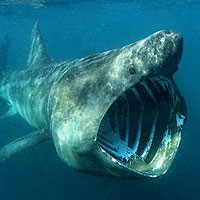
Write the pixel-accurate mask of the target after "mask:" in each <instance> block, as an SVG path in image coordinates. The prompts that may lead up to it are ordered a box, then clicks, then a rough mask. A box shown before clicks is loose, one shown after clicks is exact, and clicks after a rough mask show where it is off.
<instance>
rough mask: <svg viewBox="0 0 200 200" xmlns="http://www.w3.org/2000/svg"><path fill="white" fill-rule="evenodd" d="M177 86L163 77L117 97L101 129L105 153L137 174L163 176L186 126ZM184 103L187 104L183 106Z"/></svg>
mask: <svg viewBox="0 0 200 200" xmlns="http://www.w3.org/2000/svg"><path fill="white" fill-rule="evenodd" d="M180 101H181V99H180V98H179V95H178V93H177V91H176V88H175V85H174V82H173V81H172V80H170V79H168V78H166V77H164V76H157V77H153V78H148V79H146V80H143V81H141V82H140V83H138V84H136V85H135V86H133V87H131V88H129V89H128V90H127V91H125V92H124V93H123V94H122V95H121V96H120V97H118V98H117V99H116V100H115V101H114V102H113V104H112V105H111V106H110V108H109V109H108V111H107V112H106V114H105V116H104V118H103V119H102V122H101V124H100V126H99V131H98V135H97V139H96V143H97V144H98V146H99V148H100V149H101V151H102V153H104V154H106V155H107V156H108V157H110V159H111V161H112V162H115V163H117V164H119V165H120V166H122V167H125V168H127V169H128V170H131V171H134V172H136V173H137V174H140V175H143V176H149V177H157V176H160V175H162V174H164V173H166V171H167V170H168V168H169V167H170V165H171V162H172V160H173V158H174V156H175V154H176V151H177V149H178V146H179V143H180V139H181V133H180V130H181V129H182V126H183V124H184V122H185V119H186V116H185V115H184V107H181V108H180V107H178V108H177V103H180ZM182 103H184V102H182Z"/></svg>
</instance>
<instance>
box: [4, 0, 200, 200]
mask: <svg viewBox="0 0 200 200" xmlns="http://www.w3.org/2000/svg"><path fill="white" fill-rule="evenodd" d="M36 21H38V22H39V25H40V28H41V31H42V34H43V38H44V40H45V43H46V47H47V51H48V53H49V55H50V56H51V57H52V58H53V59H54V60H56V61H61V60H66V59H74V58H80V57H83V56H87V55H89V54H94V53H97V52H103V51H106V50H110V49H113V48H119V47H121V46H124V45H126V44H129V43H133V42H135V41H136V40H139V39H142V38H144V37H146V36H148V35H149V34H152V33H154V32H156V31H158V30H162V29H166V30H174V31H177V32H180V33H181V34H182V35H183V37H184V53H183V57H182V61H181V63H180V64H179V71H178V72H177V73H176V75H175V77H174V78H175V81H176V83H177V85H178V86H179V89H180V90H181V92H182V94H183V96H184V97H185V100H186V103H187V108H188V120H187V123H186V125H185V127H184V131H183V134H182V140H181V145H180V148H179V151H178V153H177V155H176V157H175V159H174V161H173V163H172V166H171V168H170V169H169V171H168V172H167V174H165V175H164V176H162V177H160V178H155V179H154V178H153V179H151V178H142V179H137V180H123V179H117V178H107V177H95V176H92V175H87V174H82V173H79V172H77V171H74V170H72V169H71V168H69V167H68V166H66V164H65V163H64V162H62V161H61V160H60V158H59V157H58V155H57V153H56V151H55V148H54V146H53V143H52V142H51V141H49V142H45V143H42V144H39V145H36V146H35V147H33V148H31V149H29V150H26V151H24V152H22V153H20V154H19V155H17V156H16V157H14V158H12V159H11V160H9V161H7V162H6V163H4V164H3V165H1V166H0V200H11V199H12V200H13V199H14V200H62V199H66V200H79V199H80V200H94V199H95V200H100V199H103V200H113V199H114V200H137V199H140V200H143V199H144V200H146V199H148V200H151V199H154V200H155V199H162V200H165V199H166V200H168V199H170V200H175V199H176V200H178V199H181V200H185V199H186V200H198V199H200V133H199V129H200V1H198V0H196V1H193V0H188V1H186V0H177V1H172V0H171V1H167V0H166V1H165V0H163V1H162V0H155V1H148V0H135V1H134V0H132V1H131V0H129V1H128V0H121V1H117V0H115V1H114V0H113V1H112V0H107V1H106V0H104V1H103V0H102V1H100V0H99V1H98V0H96V1H95V0H93V1H92V0H90V1H89V0H88V1H87V0H85V1H80V0H77V1H76V0H71V1H70V0H69V1H68V3H67V4H66V5H62V6H46V7H41V8H34V7H33V6H31V5H25V4H20V5H7V6H6V5H0V41H2V39H3V36H4V35H5V34H8V35H9V40H10V41H9V54H8V68H9V70H10V71H11V70H15V69H20V68H22V67H25V66H26V60H27V57H28V53H29V46H30V34H31V30H32V27H33V25H34V23H35V22H36ZM33 130H34V129H33V128H32V127H30V126H29V125H28V124H27V122H25V121H24V120H23V119H22V118H20V117H19V116H14V117H12V118H9V119H6V120H4V121H2V122H0V145H1V146H3V145H5V144H6V143H8V142H10V141H12V140H13V139H15V138H17V137H19V136H22V135H24V134H27V133H29V132H31V131H33Z"/></svg>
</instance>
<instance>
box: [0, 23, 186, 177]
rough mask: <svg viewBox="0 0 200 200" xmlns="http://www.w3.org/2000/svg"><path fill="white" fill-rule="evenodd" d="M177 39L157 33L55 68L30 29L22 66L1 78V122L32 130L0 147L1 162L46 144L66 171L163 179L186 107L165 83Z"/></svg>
mask: <svg viewBox="0 0 200 200" xmlns="http://www.w3.org/2000/svg"><path fill="white" fill-rule="evenodd" d="M182 50H183V38H182V36H181V35H180V34H178V33H175V32H172V31H159V32H156V33H154V34H152V35H150V36H148V37H147V38H145V39H142V40H140V41H137V42H135V43H133V44H129V45H127V46H124V47H122V48H119V49H114V50H110V51H106V52H103V53H99V54H95V55H90V56H88V57H84V58H80V59H75V60H72V61H64V62H55V61H53V60H52V59H51V58H50V57H49V56H48V55H47V52H46V48H45V45H44V42H43V38H42V36H41V31H40V29H39V27H38V24H37V23H36V24H35V25H34V28H33V30H32V35H31V48H30V54H29V57H28V61H27V67H26V68H25V69H23V70H18V71H15V72H12V73H7V74H4V73H3V72H2V74H4V75H3V76H2V77H1V80H0V97H1V99H2V101H3V102H5V103H4V104H6V105H5V106H8V105H9V109H8V110H7V112H6V113H5V114H4V115H2V117H1V118H2V119H3V118H5V117H9V116H12V115H14V114H16V113H18V114H19V115H20V116H22V117H23V118H24V119H25V120H26V121H27V122H28V123H29V124H30V125H31V126H33V127H35V128H36V129H37V130H36V131H35V132H33V133H29V134H28V135H25V136H23V137H21V138H18V139H16V140H15V141H13V142H11V143H10V144H7V145H6V146H4V147H2V149H1V150H0V163H3V162H4V161H6V160H8V159H9V158H11V157H12V156H14V155H15V154H16V153H18V152H21V151H23V150H25V149H27V148H29V147H31V146H33V145H35V144H38V143H41V142H44V141H46V140H49V139H52V140H53V143H54V145H55V148H56V151H57V153H58V155H59V157H60V158H61V159H62V160H63V161H64V162H65V163H66V164H67V165H68V166H70V167H72V168H73V169H76V170H79V171H82V172H85V173H90V174H95V175H104V176H115V177H122V178H135V177H139V176H146V177H158V176H161V175H162V174H165V173H166V171H167V170H168V169H169V167H170V165H171V163H172V160H173V159H174V157H175V154H176V152H177V149H178V146H179V143H180V139H181V131H182V128H183V125H184V124H185V121H186V105H185V101H184V98H183V96H182V95H181V94H180V92H179V90H178V89H177V86H176V84H175V82H174V80H173V78H172V76H173V74H174V73H175V72H176V71H177V70H178V64H179V62H180V59H181V56H182Z"/></svg>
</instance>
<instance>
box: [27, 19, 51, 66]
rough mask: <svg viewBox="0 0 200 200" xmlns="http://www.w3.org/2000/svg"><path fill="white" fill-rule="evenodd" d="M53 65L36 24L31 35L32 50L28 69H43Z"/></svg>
mask: <svg viewBox="0 0 200 200" xmlns="http://www.w3.org/2000/svg"><path fill="white" fill-rule="evenodd" d="M50 63H51V59H50V57H49V56H48V55H47V52H46V47H45V45H44V41H43V38H42V35H41V32H40V29H39V26H38V23H37V22H36V23H35V25H34V27H33V30H32V34H31V48H30V53H29V57H28V60H27V66H28V67H42V66H44V65H48V64H50Z"/></svg>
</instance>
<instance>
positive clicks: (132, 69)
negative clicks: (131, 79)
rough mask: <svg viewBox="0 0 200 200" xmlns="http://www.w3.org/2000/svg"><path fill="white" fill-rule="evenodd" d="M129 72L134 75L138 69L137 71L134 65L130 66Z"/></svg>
mask: <svg viewBox="0 0 200 200" xmlns="http://www.w3.org/2000/svg"><path fill="white" fill-rule="evenodd" d="M129 73H130V74H132V75H134V74H136V71H135V69H134V68H133V67H130V68H129Z"/></svg>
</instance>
